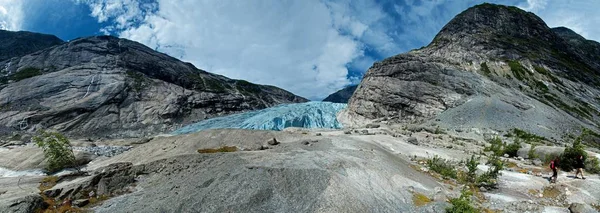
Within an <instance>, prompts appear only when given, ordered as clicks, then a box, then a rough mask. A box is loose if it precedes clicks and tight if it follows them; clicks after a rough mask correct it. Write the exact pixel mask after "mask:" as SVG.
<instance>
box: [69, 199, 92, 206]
mask: <svg viewBox="0 0 600 213" xmlns="http://www.w3.org/2000/svg"><path fill="white" fill-rule="evenodd" d="M89 203H90V200H88V199H79V200H74V201H73V202H72V204H73V205H74V206H77V207H84V206H85V205H87V204H89Z"/></svg>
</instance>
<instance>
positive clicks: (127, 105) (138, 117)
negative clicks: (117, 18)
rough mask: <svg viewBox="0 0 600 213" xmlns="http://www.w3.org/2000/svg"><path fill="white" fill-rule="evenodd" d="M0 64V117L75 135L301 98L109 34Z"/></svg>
mask: <svg viewBox="0 0 600 213" xmlns="http://www.w3.org/2000/svg"><path fill="white" fill-rule="evenodd" d="M0 67H2V70H1V72H0V73H1V75H2V77H1V78H0V89H1V90H0V106H2V107H1V110H0V125H5V126H7V127H10V128H16V129H19V130H34V129H45V128H53V129H57V130H59V131H62V132H65V133H68V134H69V135H72V136H77V137H138V136H144V135H149V134H156V133H161V132H170V131H172V130H174V129H176V128H178V127H180V126H181V125H185V124H188V123H191V122H196V121H199V120H202V119H206V118H211V117H215V116H218V115H224V114H231V113H237V112H243V111H248V110H255V109H262V108H266V107H271V106H275V105H278V104H282V103H296V102H306V101H307V100H306V99H304V98H302V97H298V96H296V95H294V94H292V93H290V92H287V91H285V90H282V89H279V88H277V87H273V86H266V85H256V84H252V83H249V82H247V81H244V80H233V79H229V78H227V77H224V76H220V75H215V74H211V73H208V72H206V71H203V70H200V69H197V68H196V67H194V66H193V65H192V64H190V63H185V62H182V61H179V60H177V59H175V58H173V57H170V56H168V55H165V54H162V53H159V52H156V51H154V50H152V49H150V48H148V47H146V46H144V45H142V44H139V43H137V42H133V41H130V40H126V39H119V38H115V37H110V36H96V37H89V38H81V39H76V40H73V41H70V42H68V43H64V44H61V45H58V46H54V47H51V48H48V49H44V50H42V51H38V52H35V53H32V54H28V55H25V56H22V57H18V58H12V59H10V60H6V61H3V62H0Z"/></svg>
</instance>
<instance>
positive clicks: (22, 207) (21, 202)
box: [0, 194, 48, 213]
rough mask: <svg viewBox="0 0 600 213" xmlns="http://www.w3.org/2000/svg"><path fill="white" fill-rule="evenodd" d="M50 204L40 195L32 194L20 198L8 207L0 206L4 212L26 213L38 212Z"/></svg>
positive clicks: (0, 209)
mask: <svg viewBox="0 0 600 213" xmlns="http://www.w3.org/2000/svg"><path fill="white" fill-rule="evenodd" d="M47 207H48V204H47V203H45V202H44V199H43V198H42V196H40V195H39V194H32V195H29V196H26V197H23V198H18V199H15V200H13V201H11V203H10V204H8V205H7V206H0V211H2V212H13V213H20V212H23V213H26V212H36V210H37V209H45V208H47Z"/></svg>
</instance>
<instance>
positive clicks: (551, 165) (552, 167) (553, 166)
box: [550, 157, 558, 183]
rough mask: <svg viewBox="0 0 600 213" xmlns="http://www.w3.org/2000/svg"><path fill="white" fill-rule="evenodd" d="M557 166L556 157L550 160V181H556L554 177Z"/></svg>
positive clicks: (556, 176)
mask: <svg viewBox="0 0 600 213" xmlns="http://www.w3.org/2000/svg"><path fill="white" fill-rule="evenodd" d="M557 168H558V157H556V158H554V160H552V161H550V169H552V177H551V178H550V183H556V179H557V178H558V172H557V171H556V169H557Z"/></svg>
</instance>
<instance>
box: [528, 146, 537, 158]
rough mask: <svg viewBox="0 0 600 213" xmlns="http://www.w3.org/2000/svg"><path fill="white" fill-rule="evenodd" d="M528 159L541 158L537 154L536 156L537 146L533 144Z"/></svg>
mask: <svg viewBox="0 0 600 213" xmlns="http://www.w3.org/2000/svg"><path fill="white" fill-rule="evenodd" d="M527 158H529V159H536V158H539V156H538V155H537V154H535V145H534V144H532V145H531V147H530V148H529V152H527Z"/></svg>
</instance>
